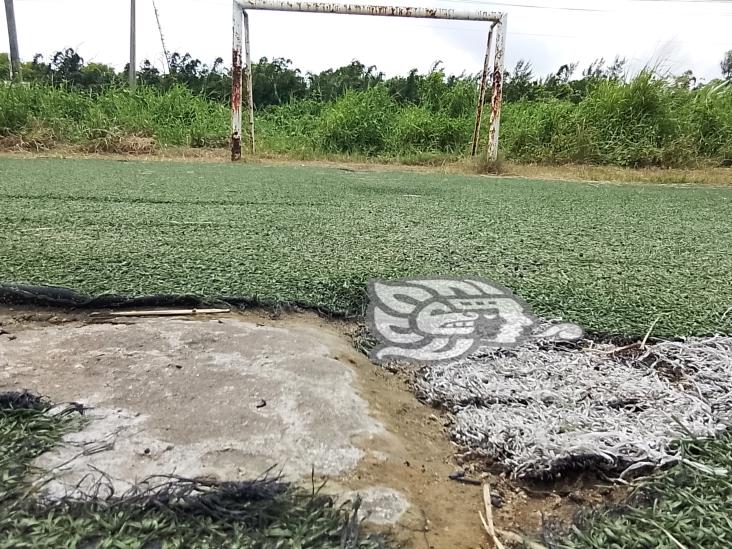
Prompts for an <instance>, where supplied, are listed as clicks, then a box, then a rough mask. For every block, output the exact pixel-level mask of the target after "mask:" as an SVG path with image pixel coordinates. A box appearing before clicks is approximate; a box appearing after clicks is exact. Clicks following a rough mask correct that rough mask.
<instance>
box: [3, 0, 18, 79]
mask: <svg viewBox="0 0 732 549" xmlns="http://www.w3.org/2000/svg"><path fill="white" fill-rule="evenodd" d="M5 18H6V19H7V21H8V40H9V42H10V72H11V73H12V74H11V75H10V77H11V78H14V79H15V80H18V81H20V79H21V74H20V53H18V29H17V28H16V27H15V8H14V6H13V0H5Z"/></svg>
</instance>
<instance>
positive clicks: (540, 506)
mask: <svg viewBox="0 0 732 549" xmlns="http://www.w3.org/2000/svg"><path fill="white" fill-rule="evenodd" d="M354 328H355V327H354V326H352V325H349V324H347V323H344V322H339V321H327V320H324V319H322V318H320V317H318V316H316V315H314V314H310V313H302V314H291V315H285V316H281V317H279V318H277V319H274V318H271V317H270V316H269V315H268V314H267V313H265V312H262V311H254V312H241V313H239V312H237V313H233V312H232V313H227V314H223V315H216V316H209V317H202V316H201V315H198V316H196V317H190V316H189V317H152V318H137V317H133V318H125V319H112V318H110V317H108V316H104V315H102V316H90V315H89V314H87V313H83V314H82V313H72V312H62V311H58V310H54V311H39V310H31V309H24V308H15V309H8V308H6V309H0V391H3V390H11V389H15V390H17V389H28V390H30V391H34V392H37V393H41V394H43V395H46V396H48V397H49V398H50V399H52V400H54V401H77V402H81V403H83V404H85V405H87V406H90V407H92V410H90V411H89V413H90V418H92V421H91V422H90V423H89V426H88V427H87V428H86V429H85V430H84V431H82V432H80V433H75V434H72V435H71V436H70V437H69V438H68V441H67V444H66V445H65V446H64V447H62V448H60V449H58V450H56V451H54V452H51V453H49V454H46V455H44V456H42V457H41V458H40V460H39V464H40V465H42V466H44V467H46V468H54V467H57V466H59V465H60V464H62V463H64V462H66V461H68V460H69V459H71V462H70V463H68V464H66V465H64V466H63V467H61V468H60V469H59V470H60V471H62V472H63V476H62V477H61V480H62V481H65V482H67V483H75V482H76V481H78V480H79V479H80V478H81V477H82V476H83V475H85V474H88V473H90V472H93V471H94V469H93V468H96V469H98V470H101V471H104V472H105V473H107V474H108V475H110V477H112V478H113V479H115V481H116V482H118V483H120V486H123V485H125V484H126V483H128V482H134V481H136V480H140V479H142V478H145V477H146V476H149V475H151V474H160V473H163V474H169V473H173V472H175V473H177V474H180V475H184V476H190V477H200V476H205V477H215V478H219V479H242V478H251V477H253V476H257V475H259V474H261V473H262V472H263V471H265V470H267V469H268V468H270V467H275V470H277V471H282V473H283V474H284V475H285V476H287V477H288V478H290V479H292V480H295V481H302V482H306V483H309V482H310V474H311V471H315V473H316V475H317V476H318V478H322V477H327V478H328V489H329V490H331V491H332V492H334V493H337V494H339V495H342V496H343V497H349V496H352V495H353V494H355V493H360V494H361V495H362V496H365V500H366V503H367V505H366V508H367V509H368V510H369V512H370V513H371V518H372V520H373V521H374V522H375V523H377V524H381V525H384V524H390V523H391V524H393V525H392V526H390V527H389V528H390V529H391V530H392V532H393V533H394V534H395V535H396V537H397V539H399V540H400V541H402V542H404V544H405V545H406V546H407V547H419V548H455V549H461V548H466V549H467V548H475V547H490V546H491V545H490V542H489V541H488V540H487V538H486V536H485V533H484V532H483V530H482V526H481V524H480V519H479V517H478V511H479V510H480V509H481V508H482V501H481V487H480V486H479V485H476V484H465V483H462V482H456V481H454V480H451V479H450V475H451V474H453V473H455V472H456V471H460V470H464V471H466V472H467V477H468V478H471V480H478V477H477V476H474V475H472V476H471V467H470V464H459V463H458V462H457V461H456V458H455V453H456V451H457V450H458V449H457V448H455V447H454V446H453V445H452V444H451V443H450V442H449V440H448V437H447V435H446V434H445V425H446V424H447V422H448V421H449V418H447V417H445V416H444V415H442V414H441V413H440V412H439V411H436V410H433V409H431V408H428V407H426V406H424V405H422V404H420V403H419V402H418V401H417V400H416V399H415V398H414V396H413V394H412V391H411V389H410V385H409V381H408V380H407V379H405V378H404V376H399V375H395V374H393V373H390V372H388V371H386V370H384V369H382V368H380V367H377V366H375V365H373V364H371V363H370V362H369V361H368V360H367V359H366V357H364V356H363V355H362V354H360V353H358V352H357V351H356V350H355V349H354V347H353V345H352V342H351V340H350V338H349V337H348V333H349V332H352V331H353V330H354ZM85 450H86V452H85ZM79 454H81V455H79ZM84 454H87V455H84ZM483 480H484V481H486V482H490V484H491V486H492V488H493V490H494V493H495V494H496V495H497V499H496V501H495V503H496V507H495V508H494V509H493V513H494V520H495V523H496V526H497V527H499V528H503V529H508V530H513V531H520V532H523V533H525V534H526V535H528V536H536V535H537V534H538V533H539V531H540V530H541V528H542V527H543V525H545V524H546V523H547V522H548V523H551V522H554V521H565V522H566V521H567V520H568V519H570V518H571V517H572V516H573V515H574V513H575V512H576V511H577V510H579V509H581V508H583V507H586V506H588V505H590V504H594V503H599V502H601V501H603V500H606V499H607V498H612V497H614V493H613V492H612V491H611V490H610V488H609V487H605V488H603V487H600V488H597V487H594V488H591V487H588V486H589V485H588V483H587V482H586V481H584V480H582V479H575V480H568V481H564V482H563V483H562V485H561V486H560V485H558V484H554V485H547V486H536V485H526V484H517V483H513V482H510V481H508V480H507V479H506V478H504V477H503V476H501V475H487V476H486V477H485V478H484V479H483ZM52 489H53V488H52ZM55 489H62V487H61V485H56V488H55ZM382 527H384V526H382Z"/></svg>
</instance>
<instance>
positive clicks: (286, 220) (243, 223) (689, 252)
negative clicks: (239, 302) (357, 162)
mask: <svg viewBox="0 0 732 549" xmlns="http://www.w3.org/2000/svg"><path fill="white" fill-rule="evenodd" d="M429 274H449V275H477V276H483V277H486V278H489V279H491V280H494V281H496V282H499V283H501V284H504V285H505V286H508V287H509V288H511V289H513V290H514V291H515V292H516V293H518V294H519V295H521V296H522V297H523V298H525V299H526V300H527V301H528V302H529V303H530V304H531V305H532V306H533V308H534V311H535V312H536V313H537V314H540V315H543V316H548V317H562V318H563V319H565V320H567V321H571V322H576V323H578V324H580V325H582V326H584V327H585V328H586V329H587V330H588V331H589V332H590V333H595V334H604V335H625V336H637V335H642V334H644V333H645V332H646V331H647V330H648V328H649V326H650V325H651V324H652V323H653V321H654V320H655V319H656V318H657V317H658V322H657V324H656V326H655V328H654V332H653V333H654V335H656V336H682V335H690V334H697V335H702V334H708V333H712V332H720V331H721V332H730V331H732V310H730V307H732V188H729V187H728V188H711V187H684V188H681V187H670V186H642V185H611V184H586V183H570V182H555V181H532V180H518V179H505V178H503V179H502V178H491V177H481V176H456V175H443V174H437V173H434V174H426V173H407V172H384V171H347V170H340V169H335V168H325V167H312V166H311V167H300V166H287V167H267V166H259V165H256V166H254V165H230V164H214V163H186V162H178V163H175V162H139V161H114V160H63V159H18V158H15V159H13V158H0V282H27V283H33V284H52V285H60V286H66V287H69V288H72V289H75V290H79V291H83V292H87V293H90V294H100V293H120V294H125V295H149V294H156V293H165V294H197V295H200V296H203V297H219V298H221V297H223V298H226V297H248V298H258V299H263V300H276V301H295V302H300V303H306V304H309V305H313V306H317V307H320V308H323V309H327V310H331V311H338V312H346V313H350V314H360V313H361V312H362V310H363V307H364V304H365V300H366V295H365V291H364V288H365V283H366V281H367V280H368V279H369V278H372V277H388V278H398V277H404V276H409V275H429Z"/></svg>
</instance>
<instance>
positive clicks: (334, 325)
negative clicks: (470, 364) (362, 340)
mask: <svg viewBox="0 0 732 549" xmlns="http://www.w3.org/2000/svg"><path fill="white" fill-rule="evenodd" d="M199 316H200V315H199ZM215 318H216V319H219V320H223V321H225V322H227V321H241V322H247V323H254V324H256V325H261V324H266V325H271V326H275V327H278V328H280V327H281V328H288V327H289V328H293V327H302V326H304V325H305V326H308V327H310V328H312V329H314V330H321V331H323V333H326V334H329V335H327V337H332V336H337V337H339V338H344V339H345V338H348V336H349V335H350V334H353V333H355V332H356V331H357V327H356V326H355V325H354V324H352V323H349V322H345V321H340V320H328V319H324V318H321V317H319V316H317V315H315V314H313V313H308V312H302V313H287V314H281V315H278V316H277V318H276V319H274V318H273V316H272V315H271V314H270V313H268V312H266V311H243V312H231V313H227V314H224V315H216V317H215ZM100 321H102V322H110V321H109V320H108V319H107V320H100V317H95V316H91V315H90V314H89V313H87V312H73V311H60V310H39V309H29V308H22V307H15V308H12V309H10V308H5V309H3V308H0V359H2V358H3V351H2V349H3V347H5V348H6V349H7V348H9V346H10V345H12V344H13V343H12V342H13V341H14V340H16V339H17V338H19V337H21V336H22V333H21V332H25V331H26V330H38V329H40V328H43V327H50V326H59V325H68V326H69V327H74V326H76V327H79V326H90V325H92V324H95V323H99V322H100ZM159 321H160V322H166V321H167V320H166V319H165V318H160V319H159ZM115 322H117V321H115ZM124 322H135V320H134V319H125V320H124ZM324 337H326V336H324ZM330 348H331V349H333V348H334V347H333V346H330ZM329 358H330V359H332V360H334V361H338V362H340V363H342V364H343V365H345V366H346V367H347V368H348V369H350V370H352V371H353V372H355V387H356V390H357V393H358V394H359V396H360V397H361V398H362V399H364V400H365V401H366V402H367V403H368V410H369V412H368V415H369V416H370V417H371V418H373V419H374V420H376V421H377V422H379V423H381V424H382V425H383V426H384V427H385V430H386V433H384V432H378V431H377V432H373V433H372V432H365V433H364V434H363V435H362V436H361V437H358V436H356V437H355V440H353V442H354V443H355V444H356V446H358V447H360V448H363V449H365V450H367V451H366V452H364V454H363V457H362V459H361V460H360V461H359V463H358V465H357V466H356V467H355V468H354V469H351V470H350V471H349V472H346V473H345V474H341V475H340V476H336V477H335V478H333V477H331V478H330V479H329V482H328V489H329V490H331V491H332V492H334V493H343V492H345V491H353V490H356V491H358V490H362V489H368V488H371V487H388V488H389V489H392V490H396V491H398V492H400V493H401V494H403V495H404V496H405V497H406V499H407V500H408V501H409V502H410V504H411V507H410V508H409V509H408V510H407V511H406V512H405V513H404V514H403V515H402V516H401V518H400V519H399V521H398V523H397V524H396V525H395V526H393V527H391V528H390V529H391V534H392V535H393V536H394V537H395V538H396V540H397V541H399V542H400V543H401V544H402V545H403V546H404V547H411V548H420V549H431V548H435V549H442V548H445V549H463V548H464V549H468V548H471V549H474V548H476V547H486V548H489V547H492V546H493V545H492V542H491V541H489V539H488V537H487V535H486V533H485V531H484V530H483V527H482V525H481V521H480V518H479V512H480V511H482V509H483V503H482V488H481V486H480V483H481V482H487V483H489V484H490V486H491V490H492V493H493V494H494V504H496V505H494V507H493V510H492V511H493V520H494V523H495V526H496V528H498V529H501V530H510V531H514V532H519V533H521V534H522V535H524V536H526V537H527V538H531V539H541V533H542V531H543V530H544V528H546V527H550V526H551V527H555V526H556V525H557V524H564V525H566V524H568V523H569V522H570V521H571V520H572V518H573V517H574V516H575V515H576V513H577V512H578V511H581V510H586V509H588V508H589V507H590V506H592V505H596V504H601V503H613V502H616V501H617V500H618V499H619V498H620V497H622V495H623V491H622V490H619V489H617V488H614V487H613V486H611V485H610V484H609V483H608V482H604V485H603V484H598V482H597V481H596V480H593V479H590V480H588V479H585V478H576V479H565V480H562V481H561V482H557V483H551V484H545V485H536V484H527V483H523V482H520V481H514V480H511V479H508V478H506V477H505V476H504V475H501V474H500V473H498V472H496V473H485V472H480V471H483V470H484V469H485V467H484V464H476V463H470V462H468V463H460V461H459V457H456V456H458V455H459V454H460V450H461V449H460V448H457V447H456V446H454V445H453V444H452V443H451V442H450V440H449V437H448V435H447V432H446V429H445V426H446V425H447V424H448V423H449V421H450V418H449V415H447V414H445V413H443V412H441V411H438V410H435V409H432V408H430V407H428V406H425V405H423V404H421V403H420V402H418V401H417V400H416V398H415V397H414V395H413V393H412V391H411V389H410V379H409V377H410V376H409V375H408V374H404V373H395V372H390V371H388V370H386V369H384V368H382V367H379V366H376V365H374V364H372V363H371V362H369V360H368V359H367V358H366V357H365V356H364V355H363V354H361V353H359V352H358V351H356V350H355V348H353V346H350V345H345V346H340V347H336V351H334V352H333V351H331V356H329ZM0 362H2V360H0ZM0 374H1V372H0ZM89 381H90V383H95V382H96V383H99V380H96V381H94V380H89ZM10 382H11V383H12V382H13V380H12V379H11V380H10ZM47 383H48V382H46V384H47ZM8 386H9V383H8V379H7V378H6V379H3V378H2V376H1V375H0V390H2V389H3V387H5V388H6V389H7V388H8ZM46 386H48V385H46ZM27 388H28V389H30V390H33V389H34V387H27ZM36 390H43V389H42V388H36ZM62 392H63V391H62ZM193 392H194V393H195V389H194V390H193ZM49 396H54V395H49ZM192 396H193V395H192ZM191 402H192V403H194V405H195V402H196V401H195V399H191ZM458 472H464V473H465V476H464V477H463V479H462V481H457V480H451V478H450V477H451V475H452V476H454V475H455V473H458ZM466 481H467V482H466ZM387 528H388V527H387ZM380 529H382V530H383V529H384V527H380ZM504 542H505V539H504ZM506 545H507V546H510V544H508V543H506Z"/></svg>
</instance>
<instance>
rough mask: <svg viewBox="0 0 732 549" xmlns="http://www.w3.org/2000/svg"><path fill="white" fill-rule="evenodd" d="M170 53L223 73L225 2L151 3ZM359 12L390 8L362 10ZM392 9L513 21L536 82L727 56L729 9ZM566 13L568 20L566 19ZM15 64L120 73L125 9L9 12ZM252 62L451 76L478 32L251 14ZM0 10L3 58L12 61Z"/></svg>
mask: <svg viewBox="0 0 732 549" xmlns="http://www.w3.org/2000/svg"><path fill="white" fill-rule="evenodd" d="M156 2H157V5H158V9H159V12H160V19H161V23H162V26H163V32H164V36H165V40H166V45H167V47H168V49H169V50H170V51H171V52H172V51H178V52H181V53H184V52H186V51H188V52H190V53H191V54H192V55H193V56H194V57H198V58H199V59H201V60H202V61H204V62H206V63H209V64H211V63H212V62H213V60H214V59H215V58H216V57H218V56H220V57H222V58H223V59H224V61H225V64H226V65H229V64H230V56H231V53H230V52H231V2H229V1H228V0H156ZM362 3H380V4H385V3H388V2H384V1H381V2H378V1H372V2H369V1H365V2H362ZM396 3H397V4H400V5H417V6H430V7H435V6H437V7H446V8H458V7H463V8H468V9H470V8H474V9H492V10H496V11H506V12H508V14H509V22H508V44H507V48H508V49H507V64H508V66H509V67H513V65H514V64H515V63H516V61H517V60H519V59H521V58H524V59H527V60H529V61H531V62H532V64H533V66H534V67H535V69H536V72H537V73H539V74H542V75H543V74H545V73H548V72H553V71H555V70H556V69H557V68H558V67H559V65H561V64H563V63H568V62H572V61H578V62H580V68H584V67H586V66H587V65H588V64H589V63H590V62H591V61H592V60H593V59H595V58H597V57H605V58H606V59H608V60H612V58H613V57H614V56H615V55H616V54H619V55H621V56H624V57H627V58H628V60H629V61H630V62H631V63H632V68H633V69H634V70H637V69H638V68H641V67H642V66H643V65H645V64H652V65H660V66H661V67H662V68H663V69H666V70H671V71H674V72H682V71H683V70H686V69H688V68H691V69H692V70H693V71H694V73H695V74H696V75H697V76H700V77H702V78H704V79H707V80H708V79H711V78H715V77H718V76H719V74H720V70H719V62H720V61H721V59H722V57H723V54H724V52H725V51H727V50H729V49H732V1H729V0H716V1H715V0H707V1H704V0H584V1H583V0H515V1H514V2H512V0H502V1H496V2H492V3H491V2H480V1H478V0H413V1H410V0H397V2H396ZM568 8H569V9H568ZM15 13H16V22H17V26H18V40H19V44H20V55H21V57H22V58H23V59H24V60H30V59H31V58H32V56H33V54H35V53H42V54H44V55H45V56H46V57H48V54H49V53H51V52H54V51H57V50H59V49H62V48H66V47H72V48H74V49H76V50H77V51H78V52H79V53H80V54H81V55H82V57H84V59H85V60H86V61H97V62H103V63H109V64H112V65H114V66H116V67H117V68H122V67H123V66H124V64H125V63H126V61H127V58H128V55H129V0H15ZM250 26H251V33H252V36H251V44H252V56H253V58H254V59H255V60H256V59H259V58H260V57H262V56H267V57H269V58H273V57H285V58H289V59H292V60H293V62H294V64H295V66H297V67H299V68H301V69H303V71H304V72H305V71H308V70H310V71H319V70H322V69H326V68H331V67H338V66H341V65H344V64H347V63H349V62H350V61H351V60H353V59H358V60H360V61H361V62H363V63H365V64H366V65H376V66H377V67H378V68H379V69H380V70H382V71H383V72H385V73H386V74H387V75H389V76H391V75H394V74H404V73H406V72H407V71H408V70H409V69H411V68H413V67H416V68H418V69H419V70H420V71H426V70H428V69H429V67H430V66H431V65H432V63H433V62H434V61H436V60H442V61H443V63H444V66H445V67H446V69H447V71H448V72H449V73H456V74H459V73H461V72H462V71H466V72H470V73H473V72H477V71H479V70H480V68H481V67H482V63H483V55H484V48H485V36H486V32H487V26H486V24H484V23H473V22H459V21H430V20H425V19H415V20H411V19H402V18H387V17H359V16H342V15H319V14H303V13H273V12H252V13H251V14H250ZM5 28H6V23H5V12H4V10H0V51H7V50H8V45H7V44H8V43H7V35H6V33H5ZM137 36H138V40H137V59H138V63H139V62H140V61H141V60H142V59H145V58H148V59H150V60H151V61H153V62H154V63H155V64H156V65H157V66H159V67H162V65H163V59H164V58H163V55H162V47H161V45H160V36H159V34H158V29H157V25H156V22H155V14H154V12H153V8H152V0H137Z"/></svg>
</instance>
